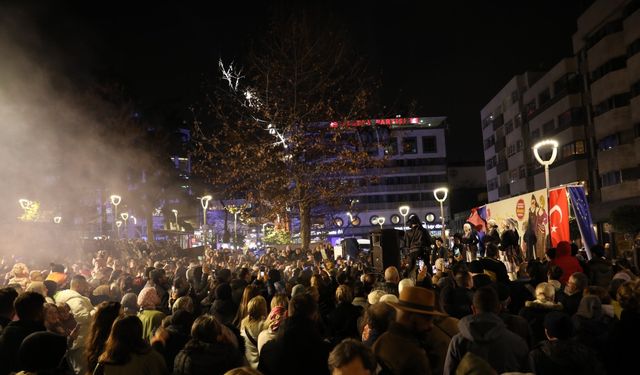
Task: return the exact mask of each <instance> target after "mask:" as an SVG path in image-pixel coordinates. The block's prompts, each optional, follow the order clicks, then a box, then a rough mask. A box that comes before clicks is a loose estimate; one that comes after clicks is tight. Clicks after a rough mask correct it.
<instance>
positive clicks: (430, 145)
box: [422, 136, 438, 154]
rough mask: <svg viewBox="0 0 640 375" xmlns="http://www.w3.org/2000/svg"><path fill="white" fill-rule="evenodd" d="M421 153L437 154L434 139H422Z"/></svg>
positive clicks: (429, 137) (436, 145)
mask: <svg viewBox="0 0 640 375" xmlns="http://www.w3.org/2000/svg"><path fill="white" fill-rule="evenodd" d="M422 152H423V153H425V154H435V153H436V152H438V143H437V142H436V137H433V136H428V137H422Z"/></svg>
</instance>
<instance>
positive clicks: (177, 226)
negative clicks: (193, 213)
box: [171, 208, 180, 230]
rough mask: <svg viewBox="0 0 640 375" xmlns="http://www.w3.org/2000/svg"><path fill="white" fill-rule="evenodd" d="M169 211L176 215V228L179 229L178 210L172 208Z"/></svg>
mask: <svg viewBox="0 0 640 375" xmlns="http://www.w3.org/2000/svg"><path fill="white" fill-rule="evenodd" d="M171 212H173V214H174V215H175V216H176V230H180V225H179V224H178V210H176V209H175V208H174V209H173V210H171Z"/></svg>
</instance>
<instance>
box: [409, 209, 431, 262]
mask: <svg viewBox="0 0 640 375" xmlns="http://www.w3.org/2000/svg"><path fill="white" fill-rule="evenodd" d="M407 224H409V227H410V229H409V230H408V231H406V232H405V235H404V249H405V251H406V252H408V256H409V266H408V270H409V275H411V274H412V272H413V271H414V268H415V267H416V261H417V259H418V258H420V259H422V260H423V261H424V263H425V264H430V263H429V250H430V249H431V236H430V235H429V232H427V230H426V229H425V228H424V227H423V226H422V223H420V219H418V217H417V216H415V215H414V216H411V217H410V218H409V220H408V221H407Z"/></svg>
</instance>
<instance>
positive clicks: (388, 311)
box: [0, 223, 640, 375]
mask: <svg viewBox="0 0 640 375" xmlns="http://www.w3.org/2000/svg"><path fill="white" fill-rule="evenodd" d="M410 225H411V229H410V230H408V231H407V233H406V236H405V241H404V246H403V249H404V251H403V255H404V257H403V261H402V262H401V265H399V267H396V266H389V267H387V268H386V269H384V270H376V269H373V268H372V266H371V262H370V258H369V257H368V256H367V254H366V253H365V252H363V253H361V256H360V257H356V258H351V257H349V259H345V258H342V257H340V256H339V257H337V258H335V259H334V254H333V249H332V248H331V247H330V246H328V245H322V246H317V247H315V248H314V249H313V250H310V251H307V252H305V251H303V250H302V249H299V248H296V249H291V248H289V247H286V248H284V249H281V250H277V249H267V251H266V252H265V253H264V254H261V255H259V256H258V255H256V254H255V253H253V252H251V251H247V252H243V251H232V250H222V249H211V248H205V249H204V251H203V252H202V253H201V254H200V255H199V256H194V257H187V256H184V254H183V253H181V250H180V249H176V248H175V247H174V246H157V245H156V246H150V245H148V244H146V243H144V242H140V241H138V242H135V243H134V242H130V241H121V242H119V243H118V244H117V246H115V247H110V248H109V250H99V251H97V252H90V253H87V255H86V256H85V257H81V258H79V259H72V260H68V261H67V263H63V262H53V263H50V264H47V265H46V266H43V265H42V264H37V263H36V262H29V261H28V260H27V259H22V261H21V259H19V258H15V257H14V258H6V259H3V261H2V263H1V264H0V273H1V274H0V277H2V276H4V278H3V280H4V284H5V285H4V286H3V287H2V288H1V289H0V375H8V374H13V373H20V374H28V373H36V374H65V375H66V374H69V375H71V374H76V375H86V374H98V375H102V374H104V375H111V374H118V375H128V374H135V375H141V374H149V375H155V374H158V375H164V374H170V373H173V374H176V375H200V374H265V375H271V374H274V375H275V374H330V373H331V374H502V373H534V374H607V373H608V374H625V373H633V372H634V371H637V370H634V369H635V358H634V356H633V353H634V351H635V344H634V342H635V340H636V339H637V338H638V337H640V281H639V279H638V271H637V270H636V269H635V267H633V266H632V264H631V262H630V261H629V260H627V259H615V260H612V259H607V258H606V257H605V254H604V248H603V247H602V246H600V245H596V246H594V247H592V248H591V252H592V258H591V259H590V260H587V257H586V256H585V255H584V254H583V253H582V252H581V251H580V250H579V249H578V248H577V246H575V245H573V244H570V243H569V242H560V243H558V244H557V246H556V248H552V249H549V250H548V251H547V252H546V256H545V258H543V259H535V260H533V259H532V260H528V261H524V260H522V259H516V258H518V257H514V256H512V254H508V253H507V252H508V251H509V252H512V251H513V250H514V249H512V248H505V247H504V246H503V244H502V243H500V242H501V241H500V240H501V239H500V238H498V240H495V241H494V240H491V236H486V239H485V241H484V242H483V243H482V244H478V243H477V242H474V240H473V238H470V236H469V235H468V234H462V235H455V236H454V241H453V246H451V247H449V246H444V243H445V242H446V241H443V240H442V239H440V238H435V239H434V238H431V237H430V236H429V234H428V233H427V232H426V230H425V229H424V228H422V226H421V225H420V224H419V223H410ZM508 246H511V245H508ZM480 247H481V248H482V251H480ZM470 252H473V254H471V255H470V254H469V253H470ZM516 253H517V251H516ZM56 259H61V258H60V257H59V255H58V256H57V257H56Z"/></svg>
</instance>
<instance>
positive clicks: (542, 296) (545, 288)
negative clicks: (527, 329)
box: [519, 282, 562, 344]
mask: <svg viewBox="0 0 640 375" xmlns="http://www.w3.org/2000/svg"><path fill="white" fill-rule="evenodd" d="M535 294H536V295H535V297H536V299H535V300H533V301H527V302H526V303H525V305H524V307H523V308H522V309H521V310H520V314H519V315H520V316H521V317H523V318H525V319H526V320H527V322H528V323H529V325H530V326H531V331H532V335H533V342H534V344H536V343H538V342H540V341H542V340H545V339H546V336H545V334H544V317H545V316H546V315H547V314H548V313H550V312H552V311H562V305H561V304H559V303H555V302H554V299H555V289H554V287H553V285H551V284H549V283H546V282H543V283H540V284H538V286H536V293H535Z"/></svg>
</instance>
